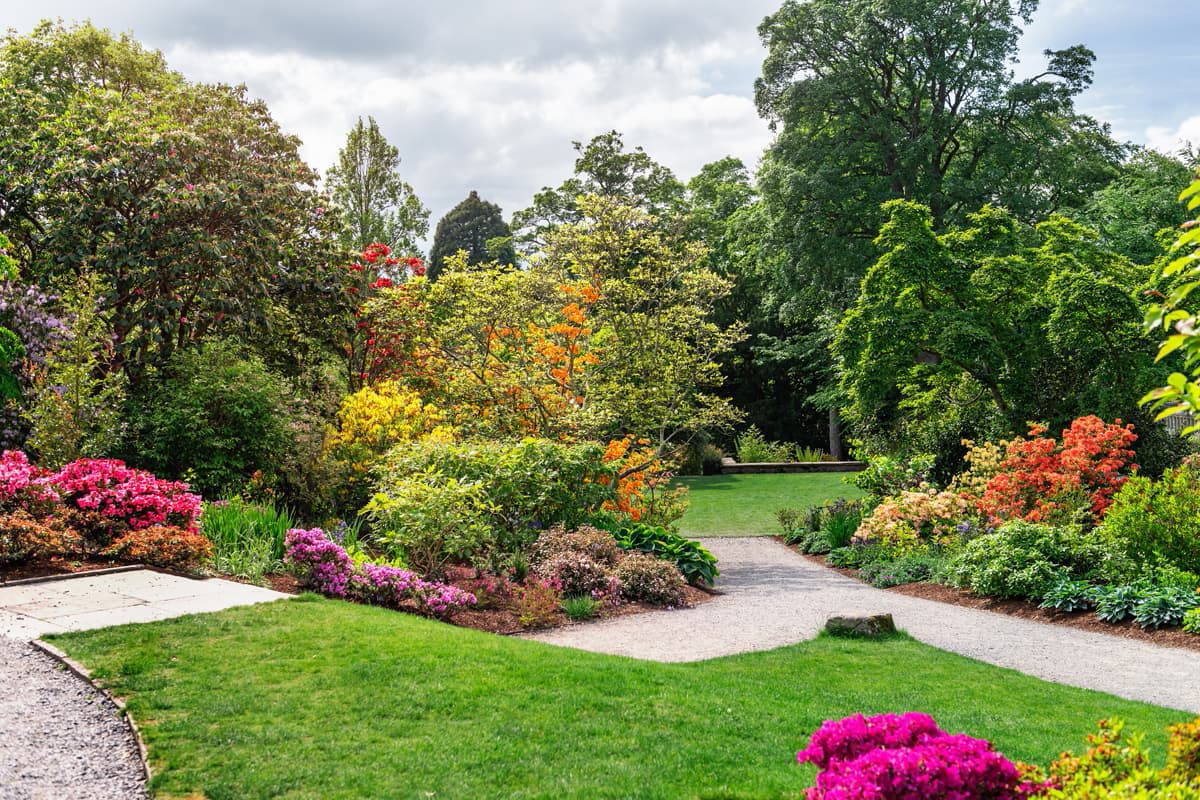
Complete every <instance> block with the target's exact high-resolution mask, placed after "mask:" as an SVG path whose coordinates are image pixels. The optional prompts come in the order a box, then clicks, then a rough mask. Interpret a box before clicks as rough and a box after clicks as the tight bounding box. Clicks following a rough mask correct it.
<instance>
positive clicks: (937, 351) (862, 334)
mask: <svg viewBox="0 0 1200 800" xmlns="http://www.w3.org/2000/svg"><path fill="white" fill-rule="evenodd" d="M885 210H886V211H887V214H888V219H887V221H886V222H885V224H884V225H883V227H882V229H881V231H880V234H879V236H878V238H877V239H876V243H877V244H878V245H879V247H880V249H881V250H882V251H883V255H882V256H881V257H880V258H879V260H878V261H877V262H876V263H875V264H874V265H873V266H872V267H871V268H870V269H869V270H868V271H867V275H866V277H865V278H864V279H863V282H862V289H861V293H860V295H859V298H858V300H857V301H856V302H855V303H854V305H853V306H852V307H851V308H850V309H849V311H847V313H846V315H845V316H844V317H843V319H842V322H841V325H840V327H839V329H838V333H837V338H836V340H835V343H834V349H835V351H836V353H837V355H838V357H839V358H840V360H841V363H842V364H843V373H842V378H841V388H842V391H843V392H844V393H845V396H846V399H847V403H848V406H847V414H848V416H849V417H850V418H851V419H853V420H854V421H855V423H856V425H857V431H858V432H859V433H860V434H861V435H862V436H863V437H864V439H865V440H866V441H867V443H868V445H869V446H870V448H871V449H874V450H879V451H884V452H893V451H896V452H902V451H904V450H905V449H906V448H907V449H911V448H912V447H913V446H914V444H913V442H912V441H911V440H912V439H913V437H914V434H917V436H916V438H917V439H918V440H921V441H919V442H918V444H923V443H927V442H933V443H936V444H939V445H943V446H945V445H950V444H953V445H954V447H953V448H952V449H950V450H949V452H948V453H946V454H945V455H943V460H945V459H946V458H950V460H954V459H955V458H960V457H961V455H962V451H961V450H960V449H959V448H958V445H957V443H956V442H953V441H952V440H953V439H961V438H971V439H976V440H982V439H985V438H988V437H989V436H993V437H994V434H996V433H1002V434H1013V433H1016V432H1019V431H1022V430H1023V429H1024V427H1025V425H1026V422H1027V421H1028V420H1031V419H1032V420H1042V421H1044V422H1046V423H1047V424H1048V425H1049V426H1050V427H1051V428H1052V429H1056V428H1058V427H1062V426H1065V425H1066V424H1067V423H1068V422H1069V421H1070V420H1071V419H1074V418H1076V417H1079V416H1085V415H1088V414H1096V415H1099V416H1101V417H1103V418H1105V419H1113V418H1123V419H1127V420H1133V421H1134V422H1135V424H1136V425H1137V427H1138V433H1139V446H1141V447H1146V446H1148V445H1150V444H1154V443H1156V441H1157V440H1156V438H1155V437H1154V436H1152V435H1151V431H1152V430H1153V429H1154V427H1155V426H1152V425H1150V424H1149V421H1148V420H1147V419H1145V418H1144V417H1143V416H1142V415H1140V414H1139V413H1138V409H1137V400H1138V397H1139V395H1140V394H1141V391H1142V389H1141V387H1142V386H1143V385H1144V384H1145V383H1147V382H1156V381H1158V380H1161V379H1162V377H1164V376H1165V373H1164V372H1163V370H1162V369H1161V368H1160V367H1157V366H1155V364H1154V362H1153V357H1152V344H1151V342H1150V340H1149V339H1148V338H1147V337H1146V336H1145V333H1144V332H1143V330H1142V328H1141V325H1140V324H1139V321H1140V318H1141V311H1140V310H1139V308H1138V301H1137V300H1136V299H1135V294H1136V293H1138V292H1140V290H1142V289H1143V288H1144V287H1145V285H1146V284H1147V283H1148V281H1149V279H1150V271H1149V270H1148V269H1147V268H1141V267H1137V266H1135V265H1133V264H1132V263H1130V262H1129V261H1128V260H1127V259H1125V258H1124V257H1122V256H1120V255H1118V254H1117V253H1114V252H1112V251H1109V250H1107V249H1105V248H1104V247H1103V246H1102V245H1101V244H1100V243H1099V241H1098V237H1097V234H1096V233H1095V232H1094V231H1091V230H1088V229H1086V228H1083V227H1081V226H1079V225H1076V224H1075V223H1073V222H1071V221H1070V220H1068V219H1066V218H1064V217H1061V216H1057V215H1054V216H1051V217H1050V219H1049V220H1048V221H1046V222H1042V223H1039V224H1038V225H1037V226H1036V229H1035V230H1034V231H1032V232H1030V231H1028V230H1025V229H1023V228H1022V227H1021V226H1020V225H1019V224H1018V222H1017V220H1016V219H1015V218H1014V217H1013V216H1012V215H1011V214H1010V213H1009V212H1007V211H1004V210H1000V209H998V208H994V207H991V206H987V207H985V208H984V209H983V210H982V211H980V212H978V213H975V214H971V215H969V216H968V222H967V224H966V225H965V226H964V227H962V228H959V229H956V230H953V231H951V232H948V233H944V234H941V235H938V234H937V233H935V231H934V227H933V216H932V214H931V212H930V210H929V209H928V208H927V207H924V206H920V205H918V204H916V203H913V202H910V201H907V200H895V201H892V202H889V203H888V204H887V205H886V207H885ZM968 409H974V410H968ZM972 426H977V427H976V429H975V430H969V429H965V428H969V427H972ZM1142 434H1146V435H1144V436H1143V435H1142ZM943 452H944V453H945V450H943ZM951 466H953V465H951Z"/></svg>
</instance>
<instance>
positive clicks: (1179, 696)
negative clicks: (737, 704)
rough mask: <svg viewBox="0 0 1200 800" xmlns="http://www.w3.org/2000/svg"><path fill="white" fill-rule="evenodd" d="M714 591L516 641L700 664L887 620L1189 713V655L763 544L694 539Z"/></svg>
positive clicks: (1197, 696)
mask: <svg viewBox="0 0 1200 800" xmlns="http://www.w3.org/2000/svg"><path fill="white" fill-rule="evenodd" d="M704 545H705V546H706V547H708V548H709V549H710V550H712V552H713V553H714V554H715V555H716V556H717V558H718V559H720V568H721V577H720V578H719V579H718V582H717V588H718V589H720V590H721V591H722V592H723V593H724V594H723V595H722V596H720V597H718V598H717V599H715V600H712V601H710V602H708V603H705V604H703V605H701V606H698V607H696V608H691V609H686V610H682V611H662V612H655V613H649V614H638V615H635V616H629V617H620V618H617V619H613V620H609V621H605V622H598V623H589V624H586V625H576V626H571V627H567V628H559V629H557V630H552V631H547V632H545V633H539V634H532V635H530V636H529V637H528V638H531V639H536V640H538V641H542V642H548V643H550V644H556V645H563V646H566V647H576V648H580V649H582V650H592V651H595V652H599V653H611V654H614V655H623V656H632V657H634V658H642V659H647V660H651V661H700V660H703V659H707V658H715V657H717V656H725V655H733V654H735V653H746V652H751V651H755V650H769V649H772V648H775V647H780V646H783V645H787V644H794V643H796V642H802V641H805V640H807V639H811V638H813V637H814V636H816V634H817V632H818V631H820V630H821V628H823V627H824V625H825V620H826V619H827V618H828V617H830V616H832V615H834V614H839V613H853V614H857V613H880V612H888V613H891V614H892V615H893V617H894V618H895V620H896V625H897V626H898V627H900V628H902V629H903V630H905V631H907V632H908V633H909V634H911V635H912V636H914V637H915V638H917V639H920V640H921V641H923V642H925V643H927V644H930V645H933V646H934V647H938V648H941V649H942V650H949V651H951V652H955V653H960V654H962V655H964V656H968V657H970V658H974V659H978V660H980V661H986V662H988V663H990V664H996V665H998V666H1001V667H1009V668H1011V669H1015V670H1019V671H1021V672H1024V673H1027V674H1029V675H1034V676H1037V677H1039V678H1043V679H1045V680H1049V681H1054V682H1056V683H1063V684H1067V685H1070V686H1079V687H1083V688H1087V689H1098V690H1100V691H1103V692H1108V693H1110V694H1114V695H1117V696H1119V697H1126V698H1130V699H1133V700H1143V701H1146V702H1149V703H1155V704H1158V705H1161V706H1167V707H1169V708H1178V709H1182V710H1185V711H1193V712H1196V713H1200V654H1197V653H1196V652H1195V651H1192V650H1182V649H1178V648H1169V647H1159V646H1157V645H1153V644H1149V643H1146V642H1140V641H1136V640H1130V639H1124V638H1121V637H1117V636H1109V635H1106V634H1102V633H1090V632H1088V631H1081V630H1077V629H1075V628H1068V627H1064V626H1058V625H1049V624H1046V623H1042V622H1034V621H1030V620H1023V619H1019V618H1017V617H1009V616H1005V615H1002V614H996V613H992V612H988V611H980V610H977V609H972V608H963V607H960V606H953V605H948V604H946V603H938V602H936V601H932V600H922V599H920V598H916V597H906V596H904V595H900V594H894V593H890V592H884V591H882V590H879V589H874V588H872V587H870V586H867V585H866V584H863V583H859V582H858V581H856V580H853V579H851V578H847V577H845V576H843V575H840V574H838V573H837V572H834V571H833V570H830V569H826V568H824V567H822V566H820V565H819V564H814V563H813V562H811V561H809V560H807V559H805V558H803V557H801V556H800V555H798V554H797V553H795V552H794V551H792V550H790V549H789V548H787V547H785V546H783V545H782V544H780V543H779V542H777V541H775V540H773V539H767V538H753V539H732V538H729V539H706V540H704Z"/></svg>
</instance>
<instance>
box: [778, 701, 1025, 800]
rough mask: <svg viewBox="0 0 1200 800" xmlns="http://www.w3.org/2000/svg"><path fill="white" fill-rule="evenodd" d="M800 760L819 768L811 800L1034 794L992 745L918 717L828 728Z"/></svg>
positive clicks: (985, 799) (979, 799)
mask: <svg viewBox="0 0 1200 800" xmlns="http://www.w3.org/2000/svg"><path fill="white" fill-rule="evenodd" d="M796 758H797V760H798V761H800V762H801V763H811V764H814V765H816V766H817V767H819V768H820V769H821V772H820V773H819V774H818V775H817V785H816V786H814V787H813V788H811V789H809V790H808V792H807V794H806V795H805V797H806V798H808V800H1019V799H1020V798H1026V797H1028V796H1029V795H1030V793H1031V791H1032V787H1031V786H1029V785H1028V784H1025V783H1023V782H1022V778H1021V774H1020V771H1019V770H1018V769H1017V767H1016V765H1014V764H1013V763H1012V762H1011V761H1009V760H1008V759H1007V758H1005V757H1004V756H1003V755H1001V754H1000V753H997V752H996V751H995V750H993V749H992V745H991V743H990V742H987V741H985V740H983V739H975V738H972V737H970V736H966V735H963V734H955V735H951V734H948V733H946V732H945V731H943V730H942V729H941V728H939V727H938V726H937V723H936V722H934V720H933V718H932V717H930V716H929V715H928V714H919V713H915V712H913V713H907V714H880V715H879V716H875V717H864V716H863V715H862V714H856V715H855V716H852V717H847V718H845V719H842V720H837V721H827V722H825V723H824V724H823V725H822V726H821V727H820V728H819V729H818V730H817V732H816V733H814V734H813V736H812V739H811V740H810V741H809V745H808V747H807V748H805V749H804V750H801V751H800V752H799V753H797V754H796Z"/></svg>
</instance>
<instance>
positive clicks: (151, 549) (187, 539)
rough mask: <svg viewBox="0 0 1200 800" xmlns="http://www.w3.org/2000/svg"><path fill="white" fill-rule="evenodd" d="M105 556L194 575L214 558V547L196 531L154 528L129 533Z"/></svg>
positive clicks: (110, 546) (163, 527)
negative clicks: (192, 572) (190, 572)
mask: <svg viewBox="0 0 1200 800" xmlns="http://www.w3.org/2000/svg"><path fill="white" fill-rule="evenodd" d="M104 555H106V556H112V557H113V558H119V559H121V560H122V561H137V562H140V563H142V564H149V565H151V566H155V567H164V568H166V569H178V570H184V571H194V570H196V569H198V568H199V567H200V566H202V565H203V564H204V563H205V562H206V561H207V560H208V559H209V558H211V557H212V543H211V542H209V541H208V539H206V538H205V537H204V534H202V533H200V532H199V531H196V530H191V529H189V528H179V527H175V526H173V525H151V526H150V527H148V528H138V529H136V530H130V531H127V532H126V533H124V534H123V535H122V536H121V537H120V538H118V539H117V540H116V541H114V542H113V543H112V544H111V545H109V546H108V547H107V548H105V550H104Z"/></svg>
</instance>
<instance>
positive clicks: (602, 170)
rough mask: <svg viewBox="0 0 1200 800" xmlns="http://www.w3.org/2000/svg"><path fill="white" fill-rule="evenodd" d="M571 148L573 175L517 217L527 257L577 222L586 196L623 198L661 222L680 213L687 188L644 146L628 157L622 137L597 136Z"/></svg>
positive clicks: (515, 221)
mask: <svg viewBox="0 0 1200 800" xmlns="http://www.w3.org/2000/svg"><path fill="white" fill-rule="evenodd" d="M572 144H573V146H574V148H575V152H577V153H579V157H578V158H576V159H575V174H574V175H573V176H572V177H570V178H568V179H567V180H565V181H563V183H562V185H561V186H559V187H558V188H557V189H552V188H551V187H549V186H544V187H542V190H541V191H540V192H538V193H537V194H536V195H534V197H533V205H532V206H530V207H529V208H526V209H523V210H521V211H518V212H517V213H515V214H513V224H512V227H513V231H514V233H515V234H516V241H517V243H518V245H519V246H520V247H521V249H522V251H523V252H526V253H532V252H534V251H536V250H538V249H539V248H541V247H544V246H545V244H546V242H547V236H546V235H547V233H549V232H550V231H553V230H554V229H555V228H557V227H559V226H561V225H565V224H571V223H576V222H579V221H580V220H581V219H582V218H583V215H582V213H581V212H580V210H579V207H578V205H577V200H578V198H580V197H582V196H584V195H597V196H600V197H613V198H621V199H622V200H623V202H625V203H627V204H629V205H632V206H634V207H636V208H639V209H641V210H642V211H645V212H646V213H648V214H651V215H654V216H656V217H658V218H659V219H660V221H663V222H665V221H667V220H668V219H669V218H671V217H672V216H673V213H672V212H673V211H676V210H678V208H677V204H678V203H679V201H680V200H681V199H682V198H683V192H684V188H683V185H682V184H681V183H680V182H679V181H678V180H676V179H675V175H674V174H673V173H672V172H671V170H669V169H667V168H666V167H664V166H663V165H662V164H659V163H658V162H657V161H655V160H654V159H652V158H651V157H650V156H649V155H647V154H646V151H645V150H643V149H642V148H641V147H640V146H639V147H635V148H634V149H633V150H632V151H628V152H627V151H626V150H625V142H624V139H623V138H622V136H621V134H620V133H619V132H618V131H615V130H613V131H609V132H608V133H602V134H600V135H598V136H595V137H593V138H592V140H591V141H590V142H588V143H587V144H586V145H585V144H583V143H582V142H573V143H572Z"/></svg>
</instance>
